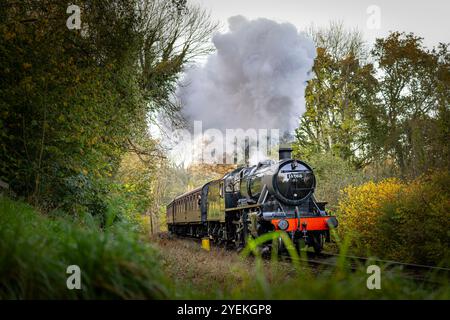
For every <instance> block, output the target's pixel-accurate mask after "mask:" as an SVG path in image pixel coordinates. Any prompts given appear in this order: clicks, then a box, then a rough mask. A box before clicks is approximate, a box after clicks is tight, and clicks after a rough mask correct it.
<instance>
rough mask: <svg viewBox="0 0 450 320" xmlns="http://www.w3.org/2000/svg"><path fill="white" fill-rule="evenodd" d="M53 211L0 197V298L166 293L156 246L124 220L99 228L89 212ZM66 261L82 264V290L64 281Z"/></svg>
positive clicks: (157, 295) (138, 296)
mask: <svg viewBox="0 0 450 320" xmlns="http://www.w3.org/2000/svg"><path fill="white" fill-rule="evenodd" d="M53 216H54V217H51V216H44V215H41V214H40V213H38V212H36V211H35V210H34V209H33V208H31V207H30V206H28V205H25V204H23V203H20V202H14V201H12V200H10V199H8V198H5V197H0V299H77V298H81V299H94V298H95V299H116V298H126V299H141V298H142V299H144V298H145V299H153V298H164V297H166V296H167V295H168V288H169V286H168V284H167V281H166V279H165V277H164V275H163V274H162V272H161V268H160V265H159V264H158V260H159V259H158V254H157V251H156V250H155V249H154V248H153V247H152V246H150V245H149V244H148V243H143V242H141V241H140V240H139V234H138V233H135V232H130V231H129V227H128V226H127V225H126V221H125V222H122V223H116V224H113V225H112V226H110V227H109V228H106V229H105V230H103V231H102V230H101V229H100V228H99V226H98V223H97V222H96V220H95V218H93V217H92V216H91V215H90V214H85V215H84V216H78V218H75V217H74V216H73V215H67V214H65V215H64V214H63V213H61V212H58V213H56V214H54V215H53ZM56 217H57V218H56ZM69 265H78V266H79V267H80V269H81V286H82V289H81V290H68V289H67V287H66V280H67V277H68V276H69V275H68V274H66V269H67V267H68V266H69Z"/></svg>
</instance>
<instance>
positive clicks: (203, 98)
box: [178, 16, 315, 133]
mask: <svg viewBox="0 0 450 320" xmlns="http://www.w3.org/2000/svg"><path fill="white" fill-rule="evenodd" d="M228 23H229V32H227V33H219V34H216V35H215V36H214V37H213V43H214V46H215V47H216V51H215V53H214V54H212V55H211V56H209V57H208V59H207V61H206V63H205V64H204V65H202V66H198V67H195V68H192V69H190V70H189V71H188V72H187V74H186V77H185V79H184V80H185V84H184V85H183V86H181V87H180V89H179V91H178V97H179V99H180V101H181V103H182V105H183V114H184V117H185V118H186V119H188V120H190V121H194V120H201V121H202V123H203V128H204V129H208V128H216V129H219V130H222V131H224V130H225V129H235V128H242V129H249V128H254V129H263V128H264V129H279V130H280V132H282V133H283V132H292V131H293V130H294V129H295V128H296V127H297V125H298V119H299V116H300V115H301V114H302V113H303V112H304V109H305V107H304V91H305V86H306V81H307V80H308V79H309V76H310V70H311V68H312V65H313V60H314V58H315V48H314V44H313V42H312V41H311V40H310V39H309V38H307V37H306V36H305V35H304V34H303V33H299V32H298V31H297V29H296V28H295V26H293V25H292V24H290V23H277V22H275V21H272V20H268V19H263V18H260V19H257V20H247V19H246V18H244V17H242V16H234V17H231V18H229V19H228Z"/></svg>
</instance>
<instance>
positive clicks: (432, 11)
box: [188, 0, 450, 47]
mask: <svg viewBox="0 0 450 320" xmlns="http://www.w3.org/2000/svg"><path fill="white" fill-rule="evenodd" d="M188 1H190V2H191V3H199V4H201V6H202V7H203V8H205V9H208V10H210V12H211V15H212V17H213V19H215V20H219V21H220V22H221V24H222V26H223V27H224V28H223V30H226V26H227V19H228V17H230V16H234V15H238V14H240V15H243V16H245V17H247V18H251V19H253V18H259V17H264V18H269V19H272V20H275V21H278V22H290V23H292V24H294V25H295V26H296V27H297V28H298V29H299V30H304V29H305V28H307V27H309V26H310V25H311V24H314V25H315V26H317V27H322V26H327V25H328V24H329V22H330V21H331V20H334V21H336V20H341V21H343V22H344V24H345V26H346V27H348V28H358V29H359V30H360V31H361V32H362V33H363V35H364V37H365V39H366V40H367V41H368V43H369V45H371V44H372V43H373V40H374V39H375V38H377V37H384V36H386V35H387V34H388V33H389V31H406V32H414V33H415V34H416V35H418V36H421V37H423V38H424V43H425V45H427V46H428V47H432V46H435V45H437V44H438V43H439V42H445V43H448V42H450V33H449V30H450V18H449V14H450V0H426V1H417V0H409V1H407V0H390V1H389V0H353V1H350V0H334V1H333V0H310V1H305V0H278V1H277V0H188ZM371 5H375V6H378V8H379V9H380V20H379V21H380V28H379V29H369V28H368V27H367V20H368V19H369V16H370V14H369V13H367V10H368V8H369V7H370V6H371Z"/></svg>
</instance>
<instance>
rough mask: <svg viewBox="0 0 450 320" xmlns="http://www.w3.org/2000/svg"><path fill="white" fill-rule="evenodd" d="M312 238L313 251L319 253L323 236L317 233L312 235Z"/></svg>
mask: <svg viewBox="0 0 450 320" xmlns="http://www.w3.org/2000/svg"><path fill="white" fill-rule="evenodd" d="M312 238H313V248H314V252H315V253H317V254H319V253H320V252H322V249H323V243H324V236H323V234H321V233H319V234H316V235H313V237H312Z"/></svg>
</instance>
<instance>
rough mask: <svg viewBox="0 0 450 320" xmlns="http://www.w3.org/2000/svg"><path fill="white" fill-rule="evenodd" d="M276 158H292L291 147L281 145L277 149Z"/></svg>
mask: <svg viewBox="0 0 450 320" xmlns="http://www.w3.org/2000/svg"><path fill="white" fill-rule="evenodd" d="M278 159H279V160H288V159H292V147H291V146H290V145H281V146H280V148H279V149H278Z"/></svg>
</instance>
